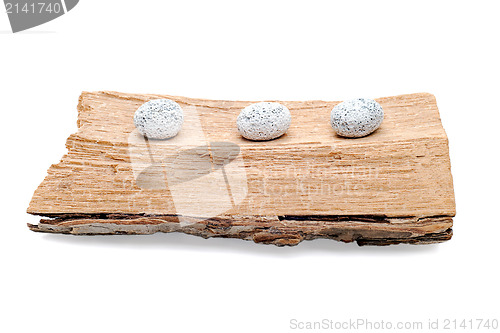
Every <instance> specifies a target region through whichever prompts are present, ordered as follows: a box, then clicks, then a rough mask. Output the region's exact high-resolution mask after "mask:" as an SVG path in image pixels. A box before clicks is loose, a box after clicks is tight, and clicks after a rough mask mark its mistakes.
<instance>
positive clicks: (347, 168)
mask: <svg viewBox="0 0 500 333" xmlns="http://www.w3.org/2000/svg"><path fill="white" fill-rule="evenodd" d="M155 98H170V99H173V100H175V101H177V102H178V103H179V104H180V105H181V106H182V107H183V109H184V112H185V114H186V115H187V118H186V119H187V120H186V123H185V124H184V125H183V129H182V130H181V132H180V134H179V135H178V136H177V137H175V138H174V139H171V140H166V141H157V140H150V141H147V140H144V139H143V138H142V137H141V136H140V135H138V134H137V133H136V131H135V128H134V125H133V121H132V117H133V114H134V112H135V110H136V109H137V108H138V107H139V106H140V105H141V104H142V103H144V102H145V101H147V100H150V99H155ZM378 102H379V103H380V104H381V105H382V106H383V108H384V111H385V119H384V123H383V124H382V126H381V128H380V129H378V130H377V131H376V132H375V133H373V134H372V135H370V136H368V137H365V138H359V139H344V138H341V137H338V136H336V135H335V134H334V133H333V131H332V129H331V127H330V125H329V113H330V110H331V109H332V107H333V106H334V105H336V104H337V103H338V102H325V101H306V102H282V103H283V104H285V105H286V106H287V107H288V108H289V109H290V111H291V113H292V125H291V127H290V129H289V131H288V132H287V134H286V135H284V136H283V137H281V138H279V139H277V140H273V141H268V142H253V141H248V140H245V139H243V138H242V137H240V136H239V134H238V132H237V130H236V126H235V122H236V117H237V115H238V113H239V110H240V109H241V108H243V107H244V106H246V105H248V104H249V103H251V102H243V101H212V100H200V99H191V98H185V97H176V96H164V95H136V94H123V93H116V92H94V93H89V92H84V93H82V95H81V97H80V101H79V105H78V110H79V117H78V132H77V133H75V134H73V135H71V136H70V137H69V138H68V140H67V144H66V146H67V148H68V154H66V155H65V156H64V157H63V158H62V160H61V161H60V162H59V163H58V164H55V165H53V166H52V167H51V168H50V169H49V171H48V175H47V177H46V178H45V180H44V181H43V182H42V184H41V185H40V186H39V187H38V189H37V190H36V191H35V194H34V196H33V199H32V201H31V203H30V206H29V208H28V212H29V213H31V214H36V215H42V216H50V217H56V218H57V217H59V219H55V220H53V221H48V220H43V221H42V222H41V223H40V224H39V226H31V229H32V230H35V231H47V232H63V233H73V234H92V233H96V234H99V233H100V232H98V230H108V231H112V233H132V234H133V233H139V234H140V233H144V232H145V231H144V230H147V231H148V232H146V233H149V231H151V230H156V231H164V232H167V231H180V232H188V233H193V232H192V230H195V229H196V230H197V232H196V233H194V234H198V235H200V236H203V237H210V236H213V235H212V232H213V231H212V230H211V228H210V227H209V223H212V222H210V221H214V219H217V218H219V219H220V218H221V216H226V217H225V218H223V220H224V221H228V220H231V221H232V222H231V227H230V228H229V229H223V231H218V232H217V233H216V234H215V235H216V236H221V237H238V238H244V239H253V240H254V241H257V242H264V243H273V244H277V245H280V244H281V245H283V244H286V245H291V244H294V242H295V243H297V242H299V241H300V240H302V239H314V238H318V237H325V238H333V239H339V240H343V241H358V243H360V244H390V243H398V242H411V243H427V242H435V241H443V240H446V239H449V238H450V237H451V225H452V220H451V217H452V216H454V215H455V202H454V194H453V183H452V177H451V172H450V160H449V155H448V141H447V137H446V134H445V132H444V129H443V128H442V125H441V121H440V118H439V112H438V110H437V106H436V101H435V99H434V97H433V96H432V95H430V94H412V95H403V96H396V97H387V98H381V99H378ZM211 142H225V143H231V144H232V145H234V146H235V147H237V155H238V156H237V157H236V158H234V159H233V160H231V163H229V164H227V165H226V166H225V167H224V168H222V167H215V168H214V163H215V160H216V159H217V156H216V155H217V154H216V152H217V150H216V149H217V147H216V146H214V145H213V144H212V145H211V144H210V143H211ZM238 153H239V154H238ZM205 155H207V156H208V161H209V163H212V164H211V167H212V169H211V170H210V171H211V172H210V173H206V174H205V173H204V171H203V168H204V163H205V162H206V161H205V160H204V159H203V158H204V157H205ZM179 161H181V162H182V163H181V162H179ZM152 164H155V165H156V166H157V167H151V165H152ZM148 167H149V168H148ZM146 169H147V171H148V172H146V171H145V170H146ZM179 169H182V170H183V171H182V172H181V175H180V178H183V177H184V178H185V177H188V178H189V177H191V178H192V179H194V180H193V181H190V179H187V180H186V179H184V180H182V181H178V178H179V175H178V174H176V175H175V177H177V181H176V178H175V177H174V176H173V175H172V174H171V173H169V170H179ZM165 170H167V171H165ZM200 170H201V171H200ZM144 175H146V177H144ZM141 177H142V178H141ZM158 180H160V181H158ZM151 185H153V186H151ZM157 185H158V186H157ZM226 186H227V188H226ZM228 192H229V197H228ZM228 198H229V199H228ZM214 207H215V208H217V209H218V210H217V209H215V210H211V209H212V208H214ZM214 212H216V213H217V214H214ZM103 214H104V215H103ZM106 214H115V215H114V216H115V217H112V216H113V215H112V216H111V217H110V215H106ZM171 215H180V216H181V221H180V222H179V221H177V222H175V221H167V222H165V221H164V219H165V218H164V217H165V216H171ZM75 216H84V217H81V218H75ZM88 216H92V217H93V218H91V219H89V218H88ZM96 216H107V217H106V218H105V219H96V218H95V217H96ZM116 216H121V217H120V218H116ZM137 216H142V217H137ZM151 216H160V217H161V216H163V218H160V219H161V220H162V221H163V222H161V223H160V224H155V223H152V222H151V221H157V219H158V218H157V217H154V218H152V217H151ZM185 216H201V217H202V218H197V219H194V220H192V219H191V218H188V217H185ZM228 216H230V217H231V218H228ZM239 216H249V217H250V218H245V219H241V220H240V219H239ZM291 216H293V217H302V218H289V217H291ZM321 216H323V217H324V218H325V219H327V220H326V221H320V222H318V217H321ZM360 216H368V217H371V219H372V220H370V218H368V221H364V222H363V221H359V217H360ZM124 217H125V218H124ZM380 217H381V218H383V219H386V220H384V221H383V222H380V221H379V222H374V221H373V220H377V219H379V218H380ZM206 218H209V219H206ZM210 218H211V219H210ZM443 218H444V219H445V220H446V223H444V222H443V220H442V219H443ZM339 219H340V220H342V219H343V220H342V221H340V220H339ZM131 221H133V222H131ZM145 221H149V222H145ZM183 221H184V222H183ZM186 221H187V222H186ZM257 221H265V222H262V223H264V224H266V223H267V224H268V225H267V227H265V226H262V225H260V224H259V223H261V222H259V223H257ZM269 221H278V222H279V224H278V225H275V226H272V225H271V224H270V223H271V222H269ZM283 221H285V222H283ZM388 221H393V222H388ZM394 221H396V223H394ZM398 221H399V222H398ZM401 221H405V222H401ZM422 221H425V222H422ZM175 223H177V226H176V225H175ZM273 223H274V222H273ZM283 223H285V224H286V225H287V226H286V228H284V227H283V226H282V224H283ZM359 223H361V224H359ZM103 225H105V227H103ZM145 225H147V226H148V227H147V228H146V227H145ZM152 225H154V226H155V227H151V226H152ZM431 225H432V227H430V226H431ZM97 226H98V227H97ZM195 226H196V227H195ZM308 226H311V228H308ZM312 226H314V227H312ZM236 227H237V228H236ZM264 227H265V228H264ZM103 228H104V229H103ZM204 228H206V230H205V229H204ZM234 228H236V229H234ZM259 228H264V229H266V228H267V229H266V230H268V229H269V230H273V232H274V233H271V234H272V235H274V236H272V237H276V239H274V240H270V238H269V237H271V236H269V234H270V233H269V232H268V231H262V232H263V233H261V232H259V231H258V230H260V229H259ZM283 228H284V229H283ZM315 228H319V229H315ZM325 228H326V229H325ZM409 228H410V229H409ZM247 229H248V230H250V231H248V230H247ZM224 230H225V231H224ZM238 230H247V231H245V232H244V233H243V234H241V233H239V232H238ZM276 230H279V232H278V231H276ZM318 230H320V231H318ZM321 230H322V231H321ZM325 230H326V231H325ZM332 230H337V231H338V232H333V231H332ZM398 230H399V231H398ZM377 233H379V234H377ZM373 234H377V235H378V236H377V237H372V236H370V235H373ZM259 235H260V236H259ZM277 235H281V236H279V237H278V236H277ZM285 235H289V236H286V237H285ZM290 235H293V237H292V236H290ZM331 235H333V236H331ZM272 237H271V238H272ZM291 239H293V240H291Z"/></svg>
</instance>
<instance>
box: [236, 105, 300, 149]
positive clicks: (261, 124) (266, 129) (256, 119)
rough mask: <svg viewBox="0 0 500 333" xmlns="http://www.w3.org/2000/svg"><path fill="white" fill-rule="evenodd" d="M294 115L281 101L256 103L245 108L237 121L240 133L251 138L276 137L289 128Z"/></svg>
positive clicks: (269, 138)
mask: <svg viewBox="0 0 500 333" xmlns="http://www.w3.org/2000/svg"><path fill="white" fill-rule="evenodd" d="M291 122H292V116H291V114H290V110H288V108H287V107H286V106H284V105H282V104H280V103H275V102H260V103H254V104H251V105H249V106H247V107H246V108H244V109H243V110H241V113H240V114H239V116H238V119H237V121H236V123H237V126H238V131H239V132H240V134H241V135H242V136H243V137H244V138H246V139H249V140H259V141H262V140H272V139H276V138H278V137H280V136H282V135H283V134H285V132H286V131H287V130H288V127H290V123H291Z"/></svg>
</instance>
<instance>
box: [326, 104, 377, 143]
mask: <svg viewBox="0 0 500 333" xmlns="http://www.w3.org/2000/svg"><path fill="white" fill-rule="evenodd" d="M330 118H331V119H330V120H331V125H332V127H333V129H334V131H335V132H336V133H337V134H338V135H340V136H345V137H348V138H360V137H362V136H366V135H368V134H371V133H373V132H374V131H375V130H376V129H377V128H379V127H380V124H382V120H384V110H383V109H382V107H381V106H380V104H378V103H377V102H376V101H374V100H373V99H369V98H357V99H352V100H349V101H345V102H342V103H340V104H338V105H337V106H335V107H334V108H333V110H332V113H331V117H330Z"/></svg>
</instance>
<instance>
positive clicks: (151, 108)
mask: <svg viewBox="0 0 500 333" xmlns="http://www.w3.org/2000/svg"><path fill="white" fill-rule="evenodd" d="M183 122H184V116H183V113H182V109H181V107H180V106H179V104H177V103H176V102H174V101H172V100H169V99H154V100H152V101H149V102H146V103H144V104H142V105H141V107H139V109H137V111H136V112H135V114H134V124H135V127H136V128H137V130H138V131H139V132H140V133H141V134H142V135H144V136H145V137H147V138H149V139H168V138H172V137H174V136H176V135H177V133H179V131H180V130H181V127H182V123H183Z"/></svg>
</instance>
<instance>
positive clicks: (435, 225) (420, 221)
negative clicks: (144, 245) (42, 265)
mask: <svg viewBox="0 0 500 333" xmlns="http://www.w3.org/2000/svg"><path fill="white" fill-rule="evenodd" d="M54 217H55V218H54V219H42V220H41V221H40V223H39V224H38V225H33V224H28V227H29V228H30V230H32V231H36V232H46V233H60V234H72V235H123V234H125V235H147V234H154V233H156V232H165V233H167V232H183V233H186V234H190V235H195V236H200V237H203V238H210V237H222V238H239V239H243V240H252V241H254V242H255V243H261V244H273V245H277V246H286V245H288V246H293V245H297V244H299V243H300V242H302V241H303V240H313V239H319V238H324V239H332V240H337V241H341V242H345V243H350V242H356V243H357V244H358V245H360V246H363V245H379V246H380V245H392V244H401V243H404V244H432V243H441V242H444V241H447V240H449V239H451V237H452V235H453V231H452V229H451V228H452V226H453V219H452V218H451V217H449V216H435V217H405V218H401V217H398V218H390V217H383V216H222V217H215V218H210V219H206V220H202V221H200V220H199V219H197V218H191V217H179V216H176V215H157V216H154V215H127V214H93V215H89V214H65V215H60V216H54ZM180 219H182V220H183V222H181V221H180ZM288 224H290V225H288Z"/></svg>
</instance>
